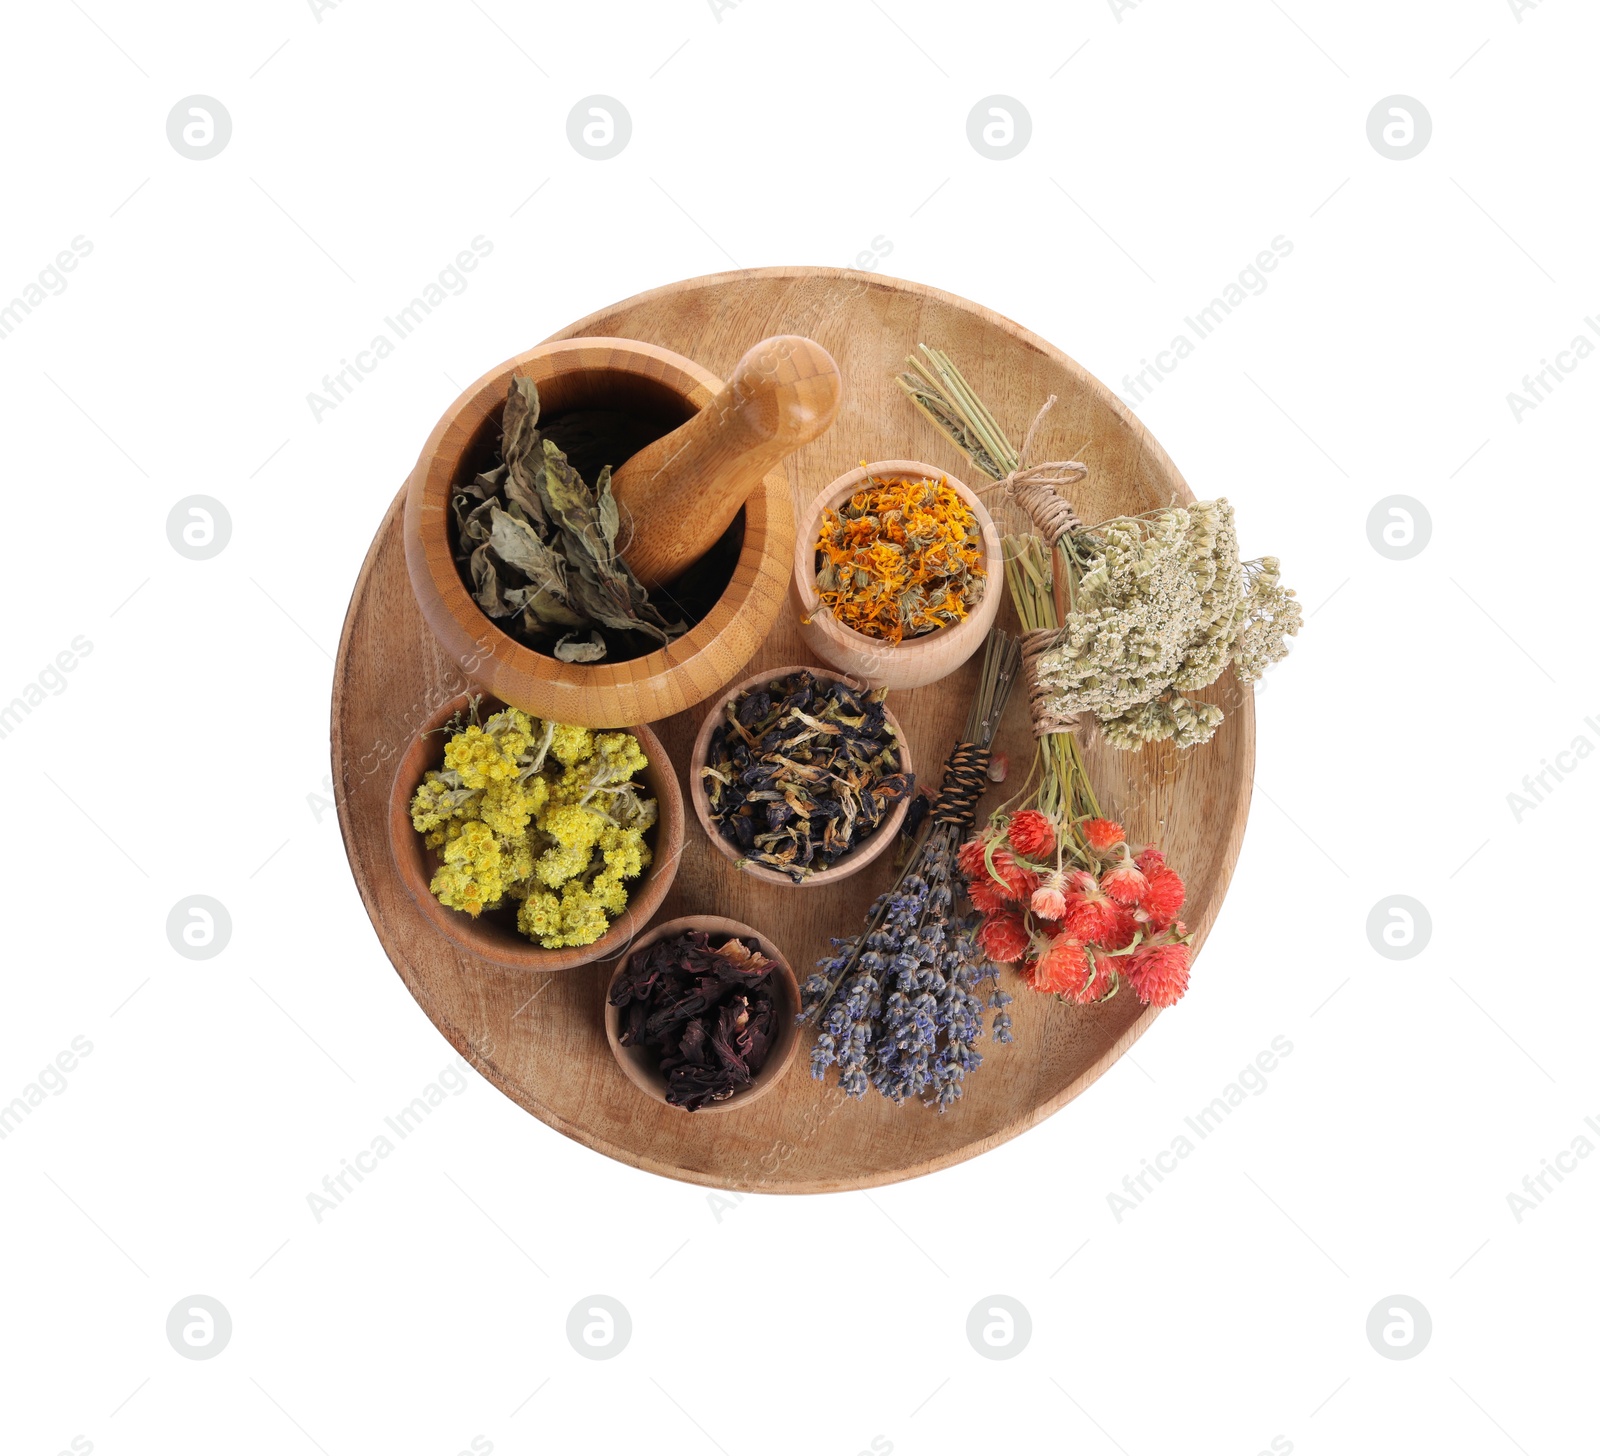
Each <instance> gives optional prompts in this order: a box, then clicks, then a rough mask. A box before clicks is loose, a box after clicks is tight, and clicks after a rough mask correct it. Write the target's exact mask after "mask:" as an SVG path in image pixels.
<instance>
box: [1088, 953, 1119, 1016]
mask: <svg viewBox="0 0 1600 1456" xmlns="http://www.w3.org/2000/svg"><path fill="white" fill-rule="evenodd" d="M1121 964H1122V962H1121V961H1120V960H1118V959H1117V958H1116V957H1115V956H1104V955H1098V954H1096V955H1091V956H1090V960H1089V969H1090V972H1091V974H1090V976H1089V979H1088V982H1087V983H1086V984H1085V985H1084V988H1083V990H1082V991H1081V992H1080V993H1079V994H1078V1000H1079V1001H1080V1002H1081V1003H1082V1004H1083V1005H1085V1006H1088V1005H1090V1004H1091V1003H1092V1002H1095V1001H1104V1000H1105V998H1106V997H1107V996H1109V995H1110V994H1111V988H1112V986H1113V984H1114V983H1115V981H1116V967H1117V966H1120V965H1121Z"/></svg>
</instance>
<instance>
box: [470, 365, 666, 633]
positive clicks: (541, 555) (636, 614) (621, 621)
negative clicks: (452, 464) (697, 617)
mask: <svg viewBox="0 0 1600 1456" xmlns="http://www.w3.org/2000/svg"><path fill="white" fill-rule="evenodd" d="M538 422H539V392H538V389H537V388H536V387H535V385H534V383H533V381H532V380H531V379H527V378H523V377H521V376H517V377H514V378H513V379H512V381H511V389H510V391H509V393H508V394H507V396H506V405H505V411H504V414H503V416H502V419H501V443H500V453H501V464H499V465H497V466H495V467H494V468H493V469H491V470H486V471H483V472H481V473H480V474H478V475H476V476H474V477H473V479H472V480H471V481H470V482H469V483H467V484H465V485H462V486H459V487H457V489H456V491H455V492H454V494H453V496H452V498H451V506H452V510H453V513H454V516H455V523H456V564H457V567H458V568H459V569H460V570H461V572H462V575H463V578H464V579H465V580H466V581H467V584H468V586H469V588H470V589H471V591H472V595H473V599H474V600H475V601H476V602H477V603H478V605H479V606H480V607H481V608H482V609H483V610H484V612H485V613H486V614H488V615H489V616H490V617H492V618H494V619H496V620H497V621H500V622H502V623H503V624H504V625H505V626H506V628H507V630H509V631H513V632H514V633H515V634H516V635H519V636H521V637H522V638H523V639H525V640H527V641H529V642H531V643H532V644H533V645H535V646H537V647H539V648H540V649H541V650H544V651H550V652H553V653H554V655H555V656H556V657H557V658H559V659H560V660H561V661H563V662H599V661H601V660H602V659H603V658H604V657H605V656H606V654H607V650H608V648H607V639H606V637H605V636H604V635H603V633H602V631H599V630H596V629H609V630H610V631H612V632H616V633H625V634H628V635H629V636H630V637H636V636H642V637H644V638H645V639H647V640H648V641H649V642H650V643H652V644H663V643H666V642H670V641H672V639H673V638H675V637H678V636H680V635H681V634H682V633H684V632H685V631H687V630H688V624H687V623H685V622H682V621H677V620H672V619H669V618H668V617H667V616H666V615H665V614H664V613H663V612H662V611H661V609H660V608H659V607H657V606H656V605H655V604H654V603H653V602H652V601H651V600H650V597H649V594H648V593H647V592H646V591H645V589H644V588H643V587H642V586H641V585H640V584H639V581H638V579H637V578H636V577H635V576H634V575H633V573H632V572H631V571H630V570H629V569H628V566H627V563H625V562H624V561H623V560H622V559H621V558H620V557H619V556H618V555H617V549H616V538H617V529H618V525H619V519H618V513H617V504H616V501H615V499H614V498H613V496H612V494H611V471H610V467H609V466H608V467H606V468H604V469H602V470H601V472H600V475H599V477H598V479H597V480H596V482H595V488H594V490H592V491H591V490H590V489H589V487H588V486H587V485H585V484H584V482H583V478H582V477H581V476H580V475H579V474H578V472H577V471H576V470H574V469H573V468H572V466H571V465H570V464H569V463H568V461H567V458H566V456H565V455H564V454H563V453H562V451H561V449H560V448H559V447H558V446H557V445H556V443H555V442H554V441H553V440H549V439H546V438H545V437H544V436H543V435H542V434H541V433H540V431H539V428H538ZM564 628H565V629H571V628H579V629H587V630H586V631H571V630H568V631H563V630H562V629H564ZM624 640H626V638H625V639H624Z"/></svg>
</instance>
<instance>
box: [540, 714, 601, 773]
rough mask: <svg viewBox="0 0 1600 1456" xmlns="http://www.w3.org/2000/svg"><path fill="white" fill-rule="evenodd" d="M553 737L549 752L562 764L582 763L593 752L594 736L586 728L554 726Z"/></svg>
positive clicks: (567, 725)
mask: <svg viewBox="0 0 1600 1456" xmlns="http://www.w3.org/2000/svg"><path fill="white" fill-rule="evenodd" d="M555 730H556V731H555V736H554V737H553V738H552V739H551V740H550V752H551V753H553V754H554V755H555V756H556V757H557V758H558V759H560V760H561V762H562V763H564V764H567V765H569V766H570V765H572V764H576V763H582V762H583V760H584V759H586V758H588V757H589V755H590V754H591V753H592V752H593V751H594V734H593V733H591V732H590V731H589V730H588V729H587V728H578V727H575V726H573V725H572V724H568V723H557V724H556V725H555Z"/></svg>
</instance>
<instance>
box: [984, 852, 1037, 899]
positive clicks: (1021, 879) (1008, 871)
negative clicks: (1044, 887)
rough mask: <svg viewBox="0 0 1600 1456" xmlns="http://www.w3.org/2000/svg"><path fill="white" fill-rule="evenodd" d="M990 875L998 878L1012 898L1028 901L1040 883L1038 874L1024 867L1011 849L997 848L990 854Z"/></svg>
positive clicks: (995, 878)
mask: <svg viewBox="0 0 1600 1456" xmlns="http://www.w3.org/2000/svg"><path fill="white" fill-rule="evenodd" d="M989 866H990V869H989V871H988V873H989V877H990V878H991V879H993V880H997V881H998V882H999V883H1000V885H1001V886H1002V887H1003V888H1004V890H1005V892H1006V895H1007V896H1008V897H1009V898H1010V899H1012V900H1020V901H1022V902H1024V903H1026V902H1027V899H1028V897H1029V896H1030V895H1031V894H1033V892H1034V890H1035V888H1036V887H1037V886H1038V884H1039V877H1038V875H1036V874H1034V872H1033V871H1032V870H1030V869H1024V868H1023V867H1022V866H1021V865H1019V864H1018V863H1017V861H1016V857H1015V856H1014V855H1013V854H1012V853H1011V851H1010V850H1009V849H1004V848H1002V849H996V850H993V851H992V852H991V853H990V855H989Z"/></svg>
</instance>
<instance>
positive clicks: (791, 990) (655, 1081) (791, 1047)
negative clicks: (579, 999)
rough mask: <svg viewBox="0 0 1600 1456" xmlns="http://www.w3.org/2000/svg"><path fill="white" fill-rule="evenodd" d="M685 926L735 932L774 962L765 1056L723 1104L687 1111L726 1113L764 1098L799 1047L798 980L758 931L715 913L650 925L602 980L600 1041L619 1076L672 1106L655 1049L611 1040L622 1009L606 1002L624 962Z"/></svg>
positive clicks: (697, 1114) (728, 932)
mask: <svg viewBox="0 0 1600 1456" xmlns="http://www.w3.org/2000/svg"><path fill="white" fill-rule="evenodd" d="M685 930H703V931H705V932H706V933H707V934H708V935H729V936H737V937H738V938H739V939H740V940H742V941H744V942H746V944H750V943H754V944H755V945H758V946H759V947H760V948H761V952H762V954H763V955H765V956H767V957H769V958H770V959H771V960H773V961H775V962H777V966H776V969H775V970H774V971H773V973H772V977H773V983H774V984H773V993H774V994H773V1002H774V1006H775V1009H776V1011H777V1015H778V1032H777V1036H776V1037H775V1038H774V1040H773V1043H772V1048H771V1050H770V1051H769V1052H768V1053H767V1060H766V1061H765V1063H763V1065H762V1067H761V1070H760V1071H759V1072H757V1073H756V1074H755V1076H754V1078H752V1079H751V1082H750V1085H749V1086H748V1087H746V1088H744V1089H743V1090H742V1091H739V1092H735V1093H734V1094H733V1096H732V1097H729V1098H728V1099H727V1100H726V1101H724V1102H709V1103H707V1104H706V1105H705V1106H704V1107H701V1108H697V1109H696V1111H695V1113H694V1114H693V1115H694V1116H696V1117H699V1116H701V1115H703V1114H705V1113H707V1112H731V1111H733V1110H734V1109H735V1108H736V1107H748V1106H749V1105H750V1104H751V1103H752V1102H754V1101H755V1100H756V1099H757V1098H758V1097H765V1096H766V1095H767V1093H768V1092H770V1091H771V1090H772V1089H773V1088H774V1087H776V1086H777V1085H778V1083H779V1082H780V1081H782V1080H783V1075H784V1073H785V1072H787V1071H788V1070H789V1067H790V1064H791V1063H792V1062H793V1061H794V1058H795V1053H796V1052H798V1051H799V1050H800V1027H799V1023H798V1022H797V1021H796V1020H795V1018H796V1017H797V1016H799V1014H800V983H799V982H798V981H797V980H796V979H795V974H794V969H793V967H791V966H790V964H789V962H788V960H787V959H786V958H785V957H784V954H783V952H782V951H780V950H779V949H778V948H777V946H775V945H774V944H773V943H772V942H771V941H770V940H768V939H767V938H766V936H764V935H763V934H762V933H761V932H760V931H759V930H755V929H753V928H752V927H750V926H748V925H741V924H740V923H739V921H737V920H729V919H727V918H725V917H724V916H721V915H685V916H683V917H682V919H679V920H664V921H662V922H661V924H660V925H656V926H652V927H651V928H650V929H649V930H647V931H646V932H645V933H644V934H643V935H641V936H640V937H639V938H638V940H636V941H635V942H634V943H633V945H632V946H631V947H630V948H629V950H628V953H627V955H625V956H623V957H622V959H621V960H619V961H618V962H617V968H616V970H614V971H613V972H612V973H611V979H610V980H609V981H607V982H606V1040H607V1041H608V1042H610V1043H611V1054H612V1056H614V1057H615V1058H616V1059H617V1065H618V1066H619V1067H621V1068H622V1071H623V1075H624V1076H626V1077H627V1079H628V1080H629V1081H630V1082H632V1083H633V1085H634V1086H635V1087H637V1088H638V1089H639V1090H640V1091H641V1092H643V1093H644V1094H645V1096H646V1097H649V1098H650V1099H651V1100H652V1101H654V1102H659V1103H661V1104H662V1106H664V1107H672V1106H673V1104H672V1103H670V1102H668V1101H667V1079H666V1078H665V1077H663V1076H662V1075H661V1072H660V1070H659V1067H658V1058H657V1056H656V1054H655V1052H653V1051H651V1050H650V1049H649V1048H647V1047H625V1046H623V1045H622V1043H621V1042H620V1041H619V1040H618V1039H617V1036H618V1028H619V1026H620V1025H621V1022H622V1013H621V1011H619V1010H618V1009H617V1008H616V1007H615V1006H613V1005H612V1004H611V988H612V986H614V985H615V984H616V982H617V977H618V976H620V975H621V974H622V973H623V971H625V970H626V969H627V966H628V962H629V961H630V960H632V959H633V957H634V956H636V955H638V953H639V952H640V951H642V950H644V949H645V948H646V947H647V946H652V945H654V944H655V943H656V942H657V941H658V940H665V939H666V938H667V937H668V936H669V935H679V934H681V933H682V932H683V931H685ZM673 1110H674V1111H675V1112H682V1111H683V1110H684V1109H682V1108H678V1107H673Z"/></svg>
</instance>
